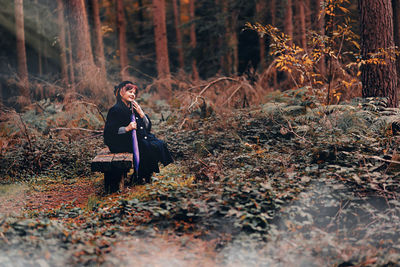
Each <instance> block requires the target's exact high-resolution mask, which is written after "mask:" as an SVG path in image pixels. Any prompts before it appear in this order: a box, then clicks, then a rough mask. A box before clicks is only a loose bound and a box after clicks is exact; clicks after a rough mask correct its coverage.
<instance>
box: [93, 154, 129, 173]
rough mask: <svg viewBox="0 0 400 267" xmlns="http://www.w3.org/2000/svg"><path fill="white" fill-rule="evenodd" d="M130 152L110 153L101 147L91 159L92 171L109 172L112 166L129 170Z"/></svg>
mask: <svg viewBox="0 0 400 267" xmlns="http://www.w3.org/2000/svg"><path fill="white" fill-rule="evenodd" d="M132 164H133V154H132V153H115V154H114V153H111V152H110V151H109V150H108V148H105V149H102V150H101V151H100V152H99V153H98V154H97V156H96V157H95V158H94V159H93V160H92V163H91V169H92V172H109V171H111V170H112V169H113V168H116V169H122V170H129V169H131V168H132Z"/></svg>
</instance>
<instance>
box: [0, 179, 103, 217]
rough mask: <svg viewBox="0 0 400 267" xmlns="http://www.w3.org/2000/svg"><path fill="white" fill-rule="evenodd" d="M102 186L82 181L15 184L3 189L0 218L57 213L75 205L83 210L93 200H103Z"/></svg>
mask: <svg viewBox="0 0 400 267" xmlns="http://www.w3.org/2000/svg"><path fill="white" fill-rule="evenodd" d="M101 194H102V186H101V183H99V181H98V180H97V181H96V180H89V179H82V180H79V181H74V182H68V181H64V182H54V181H49V182H48V183H43V184H34V185H25V184H12V185H3V186H1V187H0V214H4V215H9V214H21V213H22V212H24V211H28V212H30V211H31V212H32V211H39V210H45V209H54V208H57V207H59V206H61V205H62V204H68V203H71V202H73V203H74V205H76V206H79V207H83V206H85V205H87V202H88V199H89V198H90V197H96V196H101Z"/></svg>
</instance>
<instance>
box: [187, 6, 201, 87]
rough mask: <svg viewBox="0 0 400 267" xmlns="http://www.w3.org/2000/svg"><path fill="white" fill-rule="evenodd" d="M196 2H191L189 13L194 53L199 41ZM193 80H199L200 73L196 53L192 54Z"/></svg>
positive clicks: (191, 43)
mask: <svg viewBox="0 0 400 267" xmlns="http://www.w3.org/2000/svg"><path fill="white" fill-rule="evenodd" d="M194 1H195V0H190V1H189V13H190V20H191V23H190V47H191V48H192V52H193V51H195V50H196V46H197V40H196V25H195V22H194V20H195V3H194ZM192 75H193V76H192V78H193V80H195V81H198V80H199V72H198V70H197V60H196V53H192Z"/></svg>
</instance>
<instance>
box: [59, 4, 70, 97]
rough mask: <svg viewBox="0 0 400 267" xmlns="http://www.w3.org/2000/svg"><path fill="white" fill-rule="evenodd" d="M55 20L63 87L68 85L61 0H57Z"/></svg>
mask: <svg viewBox="0 0 400 267" xmlns="http://www.w3.org/2000/svg"><path fill="white" fill-rule="evenodd" d="M57 15H58V16H57V21H58V28H59V33H58V38H59V40H60V63H61V80H62V84H63V85H64V89H66V88H67V87H68V83H69V82H68V70H67V55H66V48H65V20H64V4H63V1H62V0H57Z"/></svg>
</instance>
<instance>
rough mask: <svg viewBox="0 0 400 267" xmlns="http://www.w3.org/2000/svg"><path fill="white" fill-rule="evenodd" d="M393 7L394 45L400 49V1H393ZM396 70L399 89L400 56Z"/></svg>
mask: <svg viewBox="0 0 400 267" xmlns="http://www.w3.org/2000/svg"><path fill="white" fill-rule="evenodd" d="M392 7H393V25H394V29H393V30H394V31H393V38H394V44H395V45H396V46H397V47H400V0H392ZM396 70H397V87H399V81H400V56H397V59H396Z"/></svg>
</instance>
